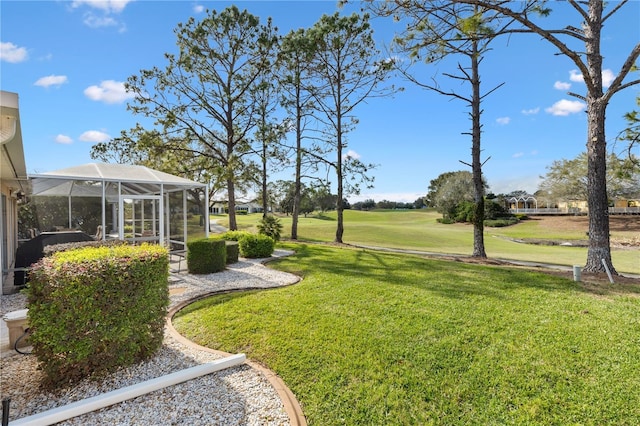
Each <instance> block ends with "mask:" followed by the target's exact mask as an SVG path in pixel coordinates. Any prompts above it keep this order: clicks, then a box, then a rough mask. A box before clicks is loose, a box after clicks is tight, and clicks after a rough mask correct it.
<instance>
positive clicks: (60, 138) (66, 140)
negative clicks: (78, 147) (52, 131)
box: [55, 133, 73, 145]
mask: <svg viewBox="0 0 640 426" xmlns="http://www.w3.org/2000/svg"><path fill="white" fill-rule="evenodd" d="M55 141H56V143H61V144H64V145H69V144H71V143H73V139H71V138H70V137H69V136H67V135H63V134H62V133H61V134H59V135H58V136H56V138H55Z"/></svg>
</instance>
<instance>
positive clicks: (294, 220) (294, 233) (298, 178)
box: [291, 91, 302, 240]
mask: <svg viewBox="0 0 640 426" xmlns="http://www.w3.org/2000/svg"><path fill="white" fill-rule="evenodd" d="M296 97H297V99H296V102H297V105H298V107H297V108H296V166H295V167H296V175H295V181H294V191H293V214H292V217H291V239H292V240H297V239H298V216H299V215H300V199H301V198H302V196H301V192H302V129H301V126H302V120H301V118H300V117H301V115H302V112H301V108H300V106H299V105H300V93H299V91H298V92H296Z"/></svg>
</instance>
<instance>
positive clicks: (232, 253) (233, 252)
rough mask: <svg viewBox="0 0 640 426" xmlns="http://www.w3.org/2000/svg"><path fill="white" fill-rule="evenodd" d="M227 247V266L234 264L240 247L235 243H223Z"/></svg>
mask: <svg viewBox="0 0 640 426" xmlns="http://www.w3.org/2000/svg"><path fill="white" fill-rule="evenodd" d="M225 245H226V247H227V265H229V264H231V263H236V262H237V261H238V257H239V255H240V247H239V246H238V242H237V241H225Z"/></svg>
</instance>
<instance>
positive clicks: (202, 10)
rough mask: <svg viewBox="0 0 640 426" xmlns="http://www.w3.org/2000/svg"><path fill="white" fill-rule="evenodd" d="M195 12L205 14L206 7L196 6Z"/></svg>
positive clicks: (194, 7)
mask: <svg viewBox="0 0 640 426" xmlns="http://www.w3.org/2000/svg"><path fill="white" fill-rule="evenodd" d="M193 12H194V13H202V12H204V6H203V5H201V4H196V5H195V6H193Z"/></svg>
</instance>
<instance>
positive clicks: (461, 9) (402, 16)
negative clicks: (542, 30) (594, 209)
mask: <svg viewBox="0 0 640 426" xmlns="http://www.w3.org/2000/svg"><path fill="white" fill-rule="evenodd" d="M369 4H370V8H371V9H373V10H374V11H375V12H376V14H378V15H381V16H393V17H394V18H396V19H398V20H400V21H401V22H403V23H404V24H406V26H405V29H404V31H403V32H402V33H401V34H399V35H398V36H396V37H395V39H394V42H395V43H394V45H395V48H396V50H397V51H398V53H400V54H408V56H409V58H410V59H411V64H413V63H416V62H421V61H422V60H424V62H426V63H428V64H431V63H434V62H437V61H439V60H441V59H443V58H445V57H448V56H451V55H456V56H462V57H463V58H464V60H465V61H467V63H466V64H464V65H463V64H461V63H460V62H458V66H457V69H458V72H457V73H455V74H454V73H444V75H445V76H447V77H449V78H452V79H454V80H457V81H462V82H464V83H468V84H469V89H470V90H469V93H468V94H462V93H460V92H459V91H458V90H445V89H442V88H441V86H440V85H439V84H437V82H436V83H425V82H424V81H421V80H419V79H417V78H416V77H414V76H413V74H412V73H411V72H410V71H409V69H408V68H409V67H401V68H400V69H401V71H402V74H403V75H404V76H405V77H407V78H408V79H409V80H410V81H411V82H413V83H415V84H417V85H419V86H420V87H424V88H426V89H429V90H433V91H435V92H437V93H439V94H441V95H445V96H449V97H452V98H454V99H458V100H461V101H463V102H465V103H466V104H467V105H468V107H469V109H470V113H469V116H470V119H471V131H470V132H466V133H465V134H468V135H469V136H471V163H468V162H466V161H461V162H462V163H463V164H466V165H468V166H469V167H471V170H472V176H473V184H474V206H475V211H474V215H473V230H474V232H473V256H474V257H483V258H484V257H487V254H486V250H485V246H484V210H485V209H484V195H485V194H484V185H483V176H482V166H483V164H484V163H483V161H482V159H481V151H482V150H481V134H482V122H481V115H482V112H483V111H482V109H481V104H482V101H483V99H484V98H485V97H486V96H488V95H489V94H490V93H492V92H493V91H494V90H496V89H497V88H498V87H500V86H502V84H500V85H498V86H497V87H493V88H491V89H490V90H488V91H486V92H485V93H483V92H482V90H481V79H480V64H481V62H482V60H483V58H484V56H485V55H486V54H487V52H488V51H489V50H490V48H489V44H490V42H491V41H492V40H493V39H494V38H495V37H496V36H498V35H499V34H500V33H501V32H502V31H503V30H504V28H500V27H498V26H499V25H501V23H500V22H499V21H500V20H499V19H498V18H497V17H496V14H495V12H491V13H487V11H486V10H484V9H482V8H479V7H477V6H467V5H458V4H454V3H450V2H423V1H401V0H395V1H388V2H376V1H371V2H370V3H369ZM399 63H402V62H400V61H399ZM485 161H486V160H485Z"/></svg>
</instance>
